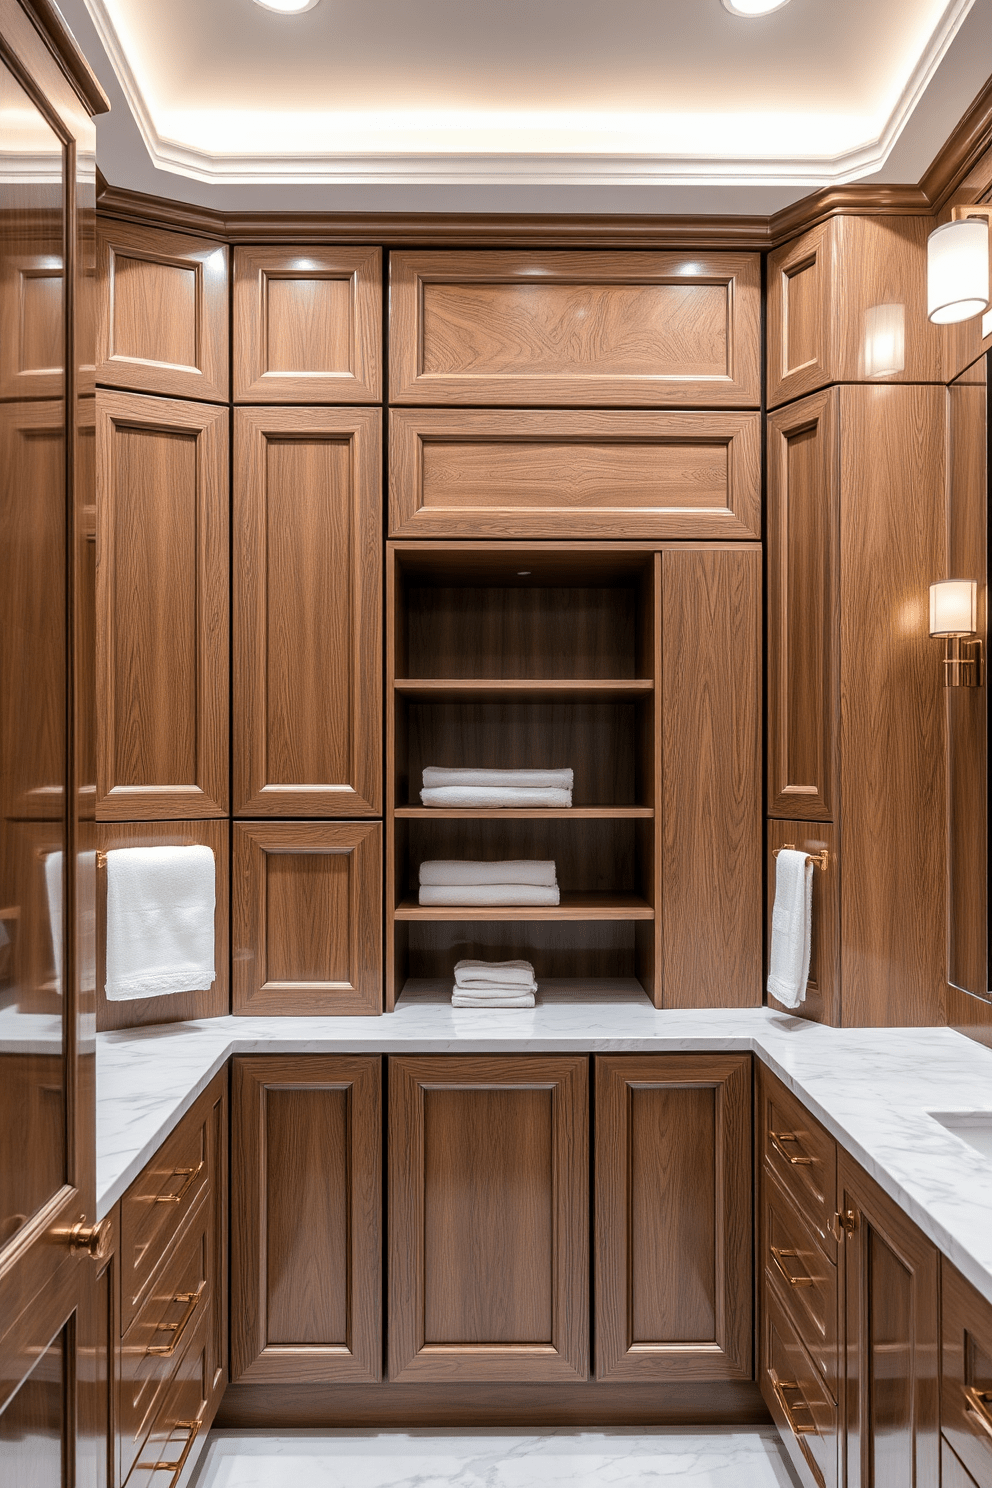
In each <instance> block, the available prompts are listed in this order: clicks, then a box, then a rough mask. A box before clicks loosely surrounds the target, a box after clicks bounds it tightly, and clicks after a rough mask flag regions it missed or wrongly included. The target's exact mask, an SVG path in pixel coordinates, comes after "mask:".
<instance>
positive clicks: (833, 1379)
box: [761, 1168, 840, 1400]
mask: <svg viewBox="0 0 992 1488" xmlns="http://www.w3.org/2000/svg"><path fill="white" fill-rule="evenodd" d="M761 1264H762V1265H763V1266H764V1268H765V1270H766V1271H767V1272H768V1274H769V1275H771V1276H774V1277H775V1279H776V1282H777V1283H778V1287H779V1290H780V1292H781V1294H782V1297H783V1298H784V1300H785V1306H786V1309H787V1311H788V1313H789V1317H790V1318H791V1320H792V1323H793V1324H794V1326H795V1328H796V1331H797V1333H798V1334H799V1336H800V1338H801V1339H802V1341H803V1343H804V1344H805V1346H806V1349H807V1351H808V1352H809V1355H810V1357H811V1359H812V1360H813V1363H814V1364H815V1365H816V1367H817V1368H818V1369H819V1371H820V1373H821V1374H822V1376H823V1379H824V1382H825V1383H826V1386H827V1388H828V1390H829V1391H830V1393H831V1395H832V1396H833V1398H834V1399H835V1400H839V1399H840V1394H839V1378H838V1376H839V1372H840V1359H839V1356H838V1334H837V1267H836V1265H835V1264H834V1263H833V1261H831V1260H828V1258H827V1257H826V1256H825V1255H824V1253H823V1250H822V1248H821V1247H820V1246H819V1245H818V1244H817V1242H816V1239H815V1237H814V1235H813V1231H812V1230H811V1229H810V1228H809V1226H808V1225H807V1224H805V1223H804V1221H803V1220H802V1218H801V1217H800V1215H799V1213H798V1211H797V1210H796V1209H795V1207H794V1205H793V1204H792V1203H791V1201H790V1200H789V1199H788V1198H787V1196H786V1194H785V1192H784V1190H783V1189H782V1187H781V1186H780V1184H779V1183H778V1181H777V1179H776V1178H775V1176H774V1174H773V1173H771V1172H770V1171H769V1170H768V1169H767V1168H766V1169H765V1170H764V1172H763V1174H762V1198H761Z"/></svg>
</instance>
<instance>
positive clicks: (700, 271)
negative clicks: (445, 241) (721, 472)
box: [389, 251, 761, 408]
mask: <svg viewBox="0 0 992 1488" xmlns="http://www.w3.org/2000/svg"><path fill="white" fill-rule="evenodd" d="M389 272H390V307H391V308H390V401H391V402H394V403H457V404H466V403H475V404H519V405H528V404H529V405H531V406H533V405H562V406H568V405H572V406H576V405H577V406H580V407H589V406H593V407H596V406H605V405H610V404H614V405H621V406H625V407H631V406H634V407H652V408H664V407H680V408H681V407H687V406H688V407H691V406H697V407H704V408H705V407H724V408H725V407H737V408H742V407H743V408H755V407H757V406H758V403H759V402H760V373H759V358H760V327H759V322H760V314H761V271H760V260H759V257H758V255H757V254H741V253H695V254H690V255H686V254H684V253H598V252H591V253H589V252H587V253H541V252H533V251H531V252H527V253H521V252H498V253H490V252H464V253H431V252H415V253H414V252H411V253H394V254H391V256H390V271H389Z"/></svg>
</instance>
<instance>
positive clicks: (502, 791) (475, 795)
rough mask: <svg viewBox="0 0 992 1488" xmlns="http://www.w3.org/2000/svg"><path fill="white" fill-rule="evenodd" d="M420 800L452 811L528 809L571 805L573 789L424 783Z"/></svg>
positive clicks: (425, 803) (426, 804) (428, 804)
mask: <svg viewBox="0 0 992 1488" xmlns="http://www.w3.org/2000/svg"><path fill="white" fill-rule="evenodd" d="M420 799H421V801H422V802H423V804H424V805H425V806H447V807H448V808H449V810H450V808H451V807H469V806H481V807H490V808H491V807H496V806H517V807H520V806H522V807H523V808H524V809H525V810H532V809H533V808H535V807H538V806H545V807H546V806H554V807H558V808H562V807H567V806H571V804H572V792H571V791H570V790H557V789H552V788H551V787H548V789H546V790H545V789H537V788H536V787H535V788H534V789H530V788H527V787H517V786H486V785H447V786H437V787H434V786H431V787H426V786H425V788H424V789H423V790H422V791H421V792H420Z"/></svg>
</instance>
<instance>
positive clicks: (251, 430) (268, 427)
mask: <svg viewBox="0 0 992 1488" xmlns="http://www.w3.org/2000/svg"><path fill="white" fill-rule="evenodd" d="M381 421H382V414H381V412H380V411H379V409H377V408H355V409H347V408H238V409H236V410H235V414H234V440H235V442H234V458H235V463H234V496H233V514H234V542H233V554H234V616H233V635H234V727H235V734H234V739H235V748H234V765H233V768H234V814H235V815H236V816H301V817H302V816H309V817H318V816H330V817H333V816H375V815H377V814H378V813H379V812H380V811H381V809H382V805H381V803H382V778H381V777H382V520H381V512H382V491H381V481H382V447H381V427H382V424H381Z"/></svg>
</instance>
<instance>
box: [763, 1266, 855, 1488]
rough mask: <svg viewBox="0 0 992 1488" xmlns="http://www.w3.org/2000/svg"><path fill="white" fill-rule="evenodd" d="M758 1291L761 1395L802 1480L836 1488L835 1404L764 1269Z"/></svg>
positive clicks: (813, 1485)
mask: <svg viewBox="0 0 992 1488" xmlns="http://www.w3.org/2000/svg"><path fill="white" fill-rule="evenodd" d="M763 1294H764V1295H763V1303H764V1305H763V1307H762V1322H761V1340H760V1365H759V1367H760V1384H761V1393H762V1395H763V1396H764V1398H765V1402H766V1404H767V1406H768V1409H769V1410H770V1411H771V1413H772V1417H773V1419H774V1421H775V1424H776V1426H777V1427H778V1429H779V1434H780V1436H781V1437H782V1441H783V1442H784V1444H785V1447H786V1450H787V1451H788V1453H789V1456H790V1457H791V1459H792V1461H793V1464H794V1466H795V1467H796V1469H797V1471H798V1472H799V1475H800V1477H801V1478H802V1481H803V1482H804V1483H805V1484H807V1485H809V1488H837V1483H838V1445H839V1433H838V1425H839V1417H838V1409H837V1406H836V1405H835V1404H834V1402H833V1400H831V1398H830V1394H829V1392H828V1391H827V1390H825V1389H824V1386H823V1383H822V1381H821V1380H820V1377H819V1375H818V1373H817V1371H816V1369H815V1367H814V1365H813V1363H812V1361H811V1359H810V1357H809V1355H808V1354H807V1352H806V1350H805V1349H804V1348H803V1345H802V1343H801V1341H800V1338H799V1335H798V1333H797V1332H796V1330H795V1328H794V1327H793V1326H792V1324H791V1322H790V1321H789V1318H788V1315H787V1313H786V1311H785V1308H784V1306H783V1305H782V1302H781V1300H780V1298H779V1296H778V1293H777V1291H776V1284H775V1282H774V1280H773V1279H772V1277H771V1276H770V1275H769V1273H768V1272H767V1271H766V1272H765V1276H764V1286H763Z"/></svg>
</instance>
